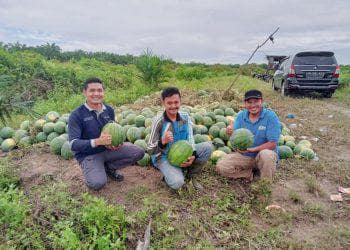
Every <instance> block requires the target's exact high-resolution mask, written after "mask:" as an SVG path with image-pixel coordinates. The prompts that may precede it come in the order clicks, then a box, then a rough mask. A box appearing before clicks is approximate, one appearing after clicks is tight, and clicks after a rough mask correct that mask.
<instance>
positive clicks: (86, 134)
mask: <svg viewBox="0 0 350 250" xmlns="http://www.w3.org/2000/svg"><path fill="white" fill-rule="evenodd" d="M114 119H115V116H114V110H113V108H112V107H110V106H108V105H103V109H102V110H101V111H99V112H98V111H96V110H92V109H90V108H89V107H88V106H87V105H86V104H83V105H81V106H80V107H78V108H77V109H75V110H74V111H73V112H72V113H71V114H70V116H69V121H68V137H69V143H70V145H71V149H72V151H73V153H74V157H75V158H76V159H77V160H78V161H79V162H81V161H82V160H84V158H85V157H86V156H88V155H92V154H97V153H100V152H103V151H105V150H106V148H105V147H104V146H98V147H96V146H95V144H94V141H93V140H94V139H96V138H99V137H100V135H101V131H102V128H103V127H104V125H106V124H107V123H108V122H112V121H114Z"/></svg>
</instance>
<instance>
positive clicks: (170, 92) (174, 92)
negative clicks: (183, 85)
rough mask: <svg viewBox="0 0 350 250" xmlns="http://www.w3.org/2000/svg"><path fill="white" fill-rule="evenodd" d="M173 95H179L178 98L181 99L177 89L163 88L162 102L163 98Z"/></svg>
mask: <svg viewBox="0 0 350 250" xmlns="http://www.w3.org/2000/svg"><path fill="white" fill-rule="evenodd" d="M173 95H179V97H180V98H181V94H180V91H179V89H178V88H175V87H169V88H165V89H163V91H162V100H163V101H164V99H165V98H167V97H170V96H173Z"/></svg>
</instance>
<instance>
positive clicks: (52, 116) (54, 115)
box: [45, 111, 60, 122]
mask: <svg viewBox="0 0 350 250" xmlns="http://www.w3.org/2000/svg"><path fill="white" fill-rule="evenodd" d="M59 117H60V114H59V113H57V112H56V111H50V112H49V113H47V114H46V116H45V119H46V121H48V122H56V121H57V120H58V118H59Z"/></svg>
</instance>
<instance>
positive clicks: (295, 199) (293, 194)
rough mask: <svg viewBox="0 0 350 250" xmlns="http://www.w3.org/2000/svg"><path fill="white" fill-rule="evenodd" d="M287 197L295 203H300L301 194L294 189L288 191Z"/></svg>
mask: <svg viewBox="0 0 350 250" xmlns="http://www.w3.org/2000/svg"><path fill="white" fill-rule="evenodd" d="M288 197H289V199H291V201H293V202H294V203H296V204H300V203H302V201H303V199H302V198H301V196H300V195H299V194H298V193H297V192H295V191H294V190H290V191H289V193H288Z"/></svg>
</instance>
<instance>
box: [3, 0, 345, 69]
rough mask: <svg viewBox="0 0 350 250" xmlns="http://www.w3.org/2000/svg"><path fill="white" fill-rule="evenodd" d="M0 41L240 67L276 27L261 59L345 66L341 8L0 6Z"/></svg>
mask: <svg viewBox="0 0 350 250" xmlns="http://www.w3.org/2000/svg"><path fill="white" fill-rule="evenodd" d="M0 5H1V8H0V16H1V20H0V39H1V40H2V41H4V42H16V41H19V42H21V43H27V44H30V45H37V44H38V43H40V44H42V43H46V42H55V43H56V44H58V45H59V46H60V47H62V49H64V50H74V49H84V50H89V51H110V52H115V53H119V54H126V53H129V54H140V53H142V52H143V51H144V50H145V49H147V48H150V49H152V50H153V51H154V52H155V53H157V54H162V55H164V56H167V57H170V58H173V59H174V60H177V61H181V62H188V61H201V62H207V63H217V62H219V63H243V62H245V61H246V60H247V59H248V57H249V56H250V54H251V53H252V51H253V50H254V49H255V48H256V46H257V45H258V44H260V43H262V42H263V41H264V40H265V39H266V37H267V36H268V34H270V33H271V32H272V31H273V30H274V29H275V28H276V27H280V31H279V32H278V33H277V34H276V39H275V43H274V44H272V43H270V42H269V43H268V44H266V46H264V47H263V48H262V49H261V50H260V51H259V52H258V53H257V54H256V56H255V57H254V58H253V61H256V62H263V61H264V56H265V54H266V53H273V54H289V53H293V52H294V51H300V50H306V49H315V50H332V51H334V52H335V53H336V55H337V58H338V61H339V62H342V63H350V44H349V43H350V41H349V40H350V31H349V29H348V27H349V26H350V19H349V18H348V10H349V9H350V8H349V7H350V2H348V1H339V0H338V1H332V2H329V1H326V0H319V1H314V0H311V1H303V0H295V1H293V2H292V3H291V2H290V1H277V0H265V1H257V0H256V1H229V0H221V1H211V0H202V1H200V0H193V1H185V0H175V1H174V0H173V1H165V0H164V1H161V0H149V1H136V0H130V1H122V0H116V1H112V0H109V1H108V0H101V1H98V2H97V1H92V0H85V1H83V0H74V1H73V0H70V1H68V0H61V1H43V0H32V1H24V0H23V1H21V0H12V1H10V0H0Z"/></svg>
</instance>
